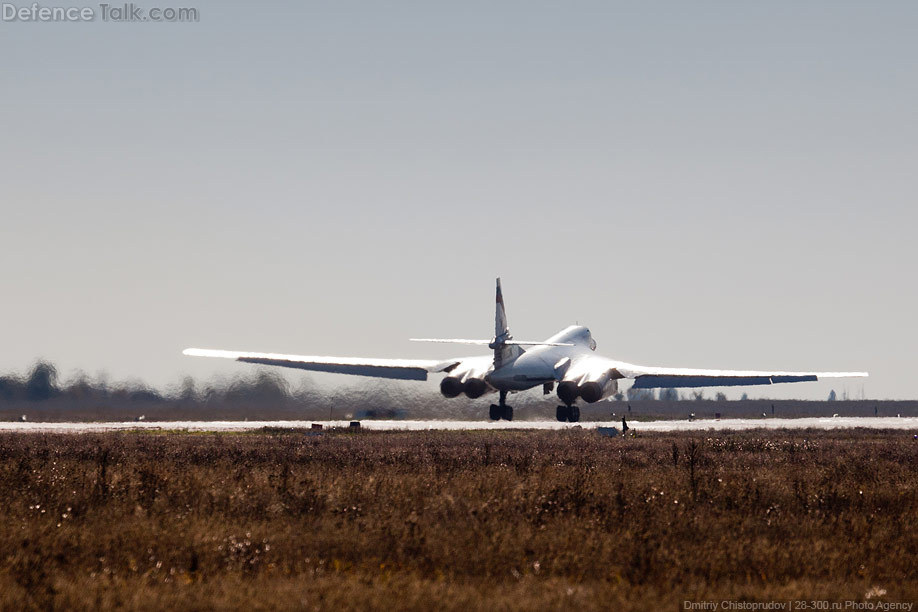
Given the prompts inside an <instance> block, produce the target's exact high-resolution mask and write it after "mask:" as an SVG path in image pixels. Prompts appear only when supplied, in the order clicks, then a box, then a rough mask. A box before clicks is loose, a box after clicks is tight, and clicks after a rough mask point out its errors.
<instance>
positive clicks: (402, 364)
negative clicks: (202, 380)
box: [182, 348, 460, 380]
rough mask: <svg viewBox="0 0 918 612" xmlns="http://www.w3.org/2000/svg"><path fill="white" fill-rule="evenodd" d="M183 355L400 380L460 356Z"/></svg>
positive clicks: (449, 365) (450, 364)
mask: <svg viewBox="0 0 918 612" xmlns="http://www.w3.org/2000/svg"><path fill="white" fill-rule="evenodd" d="M182 353H183V354H185V355H189V356H192V357H221V358H223V359H235V360H236V361H243V362H246V363H259V364H263V365H273V366H280V367H284V368H297V369H300V370H310V371H312V372H332V373H335V374H353V375H356V376H372V377H375V378H395V379H400V380H427V374H428V373H430V372H448V371H450V370H452V369H453V368H454V367H456V366H457V365H458V364H459V363H460V360H459V359H452V360H448V361H434V360H432V359H368V358H362V357H318V356H314V355H278V354H276V353H248V352H241V351H221V350H215V349H199V348H188V349H185V350H184V351H182Z"/></svg>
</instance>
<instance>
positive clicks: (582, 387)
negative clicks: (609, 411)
mask: <svg viewBox="0 0 918 612" xmlns="http://www.w3.org/2000/svg"><path fill="white" fill-rule="evenodd" d="M617 391H618V380H617V379H614V378H612V376H611V374H610V373H609V372H603V373H602V374H601V375H599V376H596V377H594V378H593V379H589V378H587V377H586V376H584V377H583V378H581V379H579V380H563V381H561V382H560V383H558V397H559V398H561V401H562V402H564V403H565V404H567V405H568V406H570V405H571V404H573V403H574V402H575V401H576V400H577V398H578V397H580V398H582V399H583V401H585V402H586V403H588V404H592V403H594V402H598V401H599V400H601V399H603V398H604V397H609V396H610V395H613V394H614V393H616V392H617Z"/></svg>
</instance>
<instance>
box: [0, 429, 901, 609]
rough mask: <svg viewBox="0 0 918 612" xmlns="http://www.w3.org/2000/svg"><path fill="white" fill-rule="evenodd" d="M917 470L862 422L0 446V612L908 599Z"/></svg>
mask: <svg viewBox="0 0 918 612" xmlns="http://www.w3.org/2000/svg"><path fill="white" fill-rule="evenodd" d="M916 467H918V442H916V441H914V440H913V439H912V436H911V434H908V435H905V434H903V433H884V432H862V431H855V432H793V433H785V432H767V433H764V432H750V433H729V434H706V435H698V434H694V435H691V434H668V435H657V436H647V437H636V438H604V437H600V436H599V435H598V434H597V433H596V432H594V431H586V430H582V431H577V430H573V431H564V432H554V431H552V432H526V431H518V432H514V431H500V432H431V433H418V432H404V433H370V432H359V433H351V432H325V433H322V434H321V435H311V434H310V432H286V431H276V432H263V433H257V434H238V435H213V434H194V435H192V434H183V433H159V434H153V433H123V434H106V435H88V434H84V435H38V434H26V435H23V434H4V435H0V608H3V609H7V610H10V609H22V608H31V609H100V608H101V609H105V608H115V607H118V608H132V609H163V608H165V609H192V610H194V609H213V608H221V609H336V610H337V609H344V610H349V609H367V608H370V609H408V610H430V609H447V610H485V609H487V610H502V609H507V610H515V609H527V610H534V609H558V610H568V609H570V610H580V609H623V608H624V609H628V608H632V609H633V608H637V609H669V610H675V609H681V607H682V606H683V602H684V601H686V600H714V601H722V600H724V599H732V600H738V599H746V600H749V601H771V600H783V601H785V602H786V601H788V600H797V599H802V600H814V599H817V600H829V601H831V602H842V601H845V600H854V601H858V602H861V601H865V598H866V597H868V595H869V596H870V597H871V598H872V599H870V600H869V601H872V602H876V601H878V600H881V601H887V602H915V601H916V600H918V534H916V531H915V526H916V525H918V471H916ZM883 591H885V594H883V595H880V593H881V592H883Z"/></svg>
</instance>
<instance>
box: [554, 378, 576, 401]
mask: <svg viewBox="0 0 918 612" xmlns="http://www.w3.org/2000/svg"><path fill="white" fill-rule="evenodd" d="M558 397H560V398H561V401H562V402H564V403H565V404H567V405H568V406H570V405H571V404H573V403H574V402H575V401H577V398H578V397H580V386H579V385H578V384H577V381H576V380H562V381H561V382H559V383H558Z"/></svg>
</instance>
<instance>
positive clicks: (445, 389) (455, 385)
mask: <svg viewBox="0 0 918 612" xmlns="http://www.w3.org/2000/svg"><path fill="white" fill-rule="evenodd" d="M464 390H465V384H464V383H463V382H462V381H461V380H459V379H458V378H456V377H455V376H447V377H446V378H444V379H443V380H441V381H440V393H442V394H443V397H450V398H452V397H457V396H458V395H459V394H460V393H462V392H463V391H464Z"/></svg>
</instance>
